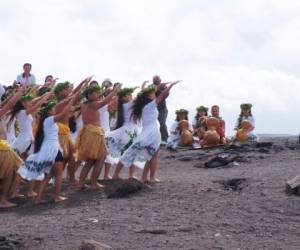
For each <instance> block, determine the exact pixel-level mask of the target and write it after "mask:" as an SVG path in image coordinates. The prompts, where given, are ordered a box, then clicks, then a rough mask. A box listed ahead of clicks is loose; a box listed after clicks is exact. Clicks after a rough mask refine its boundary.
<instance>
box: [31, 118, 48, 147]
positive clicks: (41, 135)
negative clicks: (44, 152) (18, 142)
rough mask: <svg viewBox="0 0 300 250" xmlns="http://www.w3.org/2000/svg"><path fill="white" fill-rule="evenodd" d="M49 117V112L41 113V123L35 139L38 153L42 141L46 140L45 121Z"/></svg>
mask: <svg viewBox="0 0 300 250" xmlns="http://www.w3.org/2000/svg"><path fill="white" fill-rule="evenodd" d="M47 117H48V114H47V113H43V114H41V115H40V119H39V123H38V126H37V131H36V134H35V140H34V153H37V152H39V151H40V149H41V146H42V143H43V141H44V137H45V132H44V121H45V120H46V118H47Z"/></svg>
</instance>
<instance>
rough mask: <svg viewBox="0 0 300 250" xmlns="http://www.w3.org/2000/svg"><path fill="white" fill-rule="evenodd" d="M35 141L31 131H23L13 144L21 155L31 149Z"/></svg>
mask: <svg viewBox="0 0 300 250" xmlns="http://www.w3.org/2000/svg"><path fill="white" fill-rule="evenodd" d="M32 143H33V135H32V134H31V133H21V134H19V135H18V137H17V138H16V139H15V141H14V143H13V144H12V148H13V150H14V151H15V152H16V153H18V154H19V155H21V154H23V153H25V152H27V151H29V150H30V146H31V144H32Z"/></svg>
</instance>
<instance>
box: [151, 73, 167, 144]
mask: <svg viewBox="0 0 300 250" xmlns="http://www.w3.org/2000/svg"><path fill="white" fill-rule="evenodd" d="M153 84H154V85H155V86H156V87H157V92H156V97H159V96H160V95H161V94H162V92H163V91H164V90H165V89H167V84H168V83H162V82H161V78H160V76H158V75H155V76H154V77H153ZM168 96H169V95H166V96H164V98H163V99H162V100H161V102H160V103H159V104H158V105H157V109H158V121H159V125H160V133H161V140H162V142H161V144H162V145H166V144H167V141H168V137H169V134H168V128H167V125H166V122H167V118H168V108H167V101H166V99H167V98H168Z"/></svg>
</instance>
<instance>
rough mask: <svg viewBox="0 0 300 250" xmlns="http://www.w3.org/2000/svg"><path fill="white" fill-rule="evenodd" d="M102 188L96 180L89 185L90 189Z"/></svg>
mask: <svg viewBox="0 0 300 250" xmlns="http://www.w3.org/2000/svg"><path fill="white" fill-rule="evenodd" d="M102 188H104V186H103V185H101V184H99V183H98V182H97V183H95V184H92V185H91V186H90V189H102Z"/></svg>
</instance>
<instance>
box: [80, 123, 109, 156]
mask: <svg viewBox="0 0 300 250" xmlns="http://www.w3.org/2000/svg"><path fill="white" fill-rule="evenodd" d="M76 149H77V157H78V158H77V160H78V161H86V160H98V159H99V158H101V157H102V156H106V155H107V148H106V144H105V137H104V130H103V129H102V128H101V127H99V126H95V125H91V124H89V125H85V126H84V127H83V128H82V129H81V130H80V131H79V133H78V136H77V139H76Z"/></svg>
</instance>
